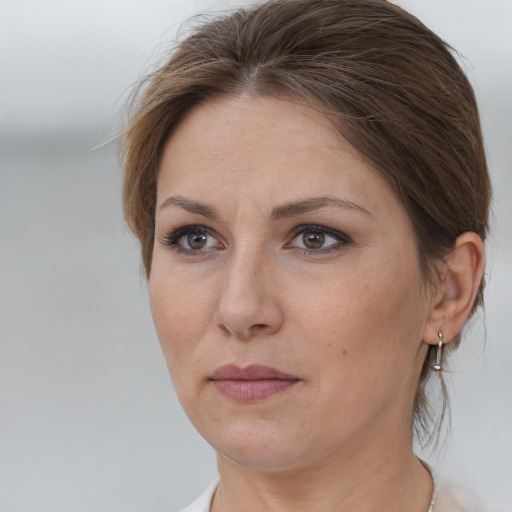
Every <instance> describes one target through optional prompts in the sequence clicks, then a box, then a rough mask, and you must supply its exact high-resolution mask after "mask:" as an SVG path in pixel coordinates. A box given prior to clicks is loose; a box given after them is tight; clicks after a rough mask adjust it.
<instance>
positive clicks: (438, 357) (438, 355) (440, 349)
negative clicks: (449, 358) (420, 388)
mask: <svg viewBox="0 0 512 512" xmlns="http://www.w3.org/2000/svg"><path fill="white" fill-rule="evenodd" d="M437 335H438V336H439V343H438V344H437V350H436V364H434V365H432V369H433V370H435V371H436V372H440V371H442V369H443V365H442V364H441V363H442V360H443V346H444V341H443V334H442V333H440V332H439V333H437Z"/></svg>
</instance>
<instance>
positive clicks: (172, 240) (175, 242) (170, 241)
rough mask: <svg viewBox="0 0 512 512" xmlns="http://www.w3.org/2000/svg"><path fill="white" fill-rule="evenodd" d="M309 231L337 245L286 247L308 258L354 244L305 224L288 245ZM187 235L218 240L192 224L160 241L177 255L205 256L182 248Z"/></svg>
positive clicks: (330, 231)
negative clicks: (205, 236)
mask: <svg viewBox="0 0 512 512" xmlns="http://www.w3.org/2000/svg"><path fill="white" fill-rule="evenodd" d="M308 231H311V232H314V233H322V234H324V235H327V236H330V237H332V238H334V239H335V240H336V241H337V243H336V244H332V245H331V246H329V247H326V248H319V249H307V248H303V247H297V246H293V245H287V246H285V248H286V249H293V250H296V251H299V252H301V253H302V254H304V255H306V256H310V255H318V254H330V253H332V252H336V251H340V250H342V249H343V247H345V246H347V245H350V244H351V243H352V240H351V238H350V237H349V236H348V235H346V234H345V233H343V232H341V231H338V230H335V229H331V228H328V227H326V226H319V225H316V224H303V225H300V226H297V227H296V228H295V229H294V230H293V231H292V232H291V234H290V237H289V238H288V240H289V241H288V242H287V244H289V243H290V242H291V241H293V240H295V239H296V238H297V237H298V236H299V235H301V234H304V233H306V232H308ZM187 235H208V236H211V237H213V238H216V236H218V235H216V233H215V232H214V231H212V230H211V229H209V228H207V227H206V226H202V225H198V224H192V225H187V226H182V227H179V228H176V229H174V230H172V231H171V232H170V233H169V234H167V235H165V236H163V237H162V238H161V239H160V243H161V244H162V245H164V246H167V247H171V248H172V249H173V250H175V251H176V252H177V253H180V254H190V255H196V256H197V255H201V254H205V253H206V251H207V250H208V249H206V250H201V249H198V250H193V249H185V248H183V247H180V245H179V242H180V239H182V238H183V237H185V236H187Z"/></svg>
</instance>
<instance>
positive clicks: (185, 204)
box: [160, 196, 220, 220]
mask: <svg viewBox="0 0 512 512" xmlns="http://www.w3.org/2000/svg"><path fill="white" fill-rule="evenodd" d="M171 205H173V206H179V207H181V208H183V209H184V210H187V212H190V213H195V214H198V215H202V216H203V217H207V218H209V219H215V220H218V219H219V218H220V215H219V212H218V210H217V208H214V207H213V206H210V205H207V204H204V203H199V202H198V201H193V200H191V199H186V198H185V197H183V196H171V197H168V198H167V199H166V200H165V201H164V202H163V203H162V204H161V205H160V211H162V210H163V209H164V208H168V207H169V206H171Z"/></svg>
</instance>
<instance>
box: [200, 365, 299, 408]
mask: <svg viewBox="0 0 512 512" xmlns="http://www.w3.org/2000/svg"><path fill="white" fill-rule="evenodd" d="M299 380H300V379H298V378H297V377H294V376H293V375H288V374H286V373H283V372H281V371H279V370H277V369H276V368H272V367H270V366H261V365H250V366H247V367H245V368H239V367H238V366H236V365H225V366H221V367H220V368H217V369H216V370H215V371H214V372H213V375H212V376H211V378H210V381H211V382H212V383H213V384H214V385H215V387H216V388H217V390H218V391H219V392H220V393H221V394H222V395H224V396H226V397H228V398H230V399H232V400H234V401H236V402H245V403H247V402H256V401H258V400H264V399H265V398H269V397H271V396H273V395H276V394H278V393H281V392H283V391H286V390H288V389H289V388H290V387H292V386H294V385H295V384H297V383H298V382H299Z"/></svg>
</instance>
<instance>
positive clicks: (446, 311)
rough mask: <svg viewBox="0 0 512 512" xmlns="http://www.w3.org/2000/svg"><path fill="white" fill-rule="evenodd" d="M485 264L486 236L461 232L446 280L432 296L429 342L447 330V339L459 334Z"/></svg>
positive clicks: (445, 271)
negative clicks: (481, 236) (482, 237)
mask: <svg viewBox="0 0 512 512" xmlns="http://www.w3.org/2000/svg"><path fill="white" fill-rule="evenodd" d="M484 266H485V249H484V244H483V242H482V239H481V238H480V237H479V236H478V235H477V234H476V233H472V232H469V231H468V232H466V233H463V234H462V235H460V236H459V237H458V238H457V240H456V241H455V247H454V249H453V251H452V252H451V253H450V254H449V255H448V259H447V261H446V262H445V263H444V264H443V267H442V269H441V270H442V271H441V275H442V281H441V284H440V286H439V289H438V290H437V291H436V293H434V294H433V297H432V303H431V310H430V314H429V318H428V321H427V325H426V327H425V332H424V333H423V340H424V341H425V342H426V343H429V344H431V345H437V344H438V343H439V337H438V333H439V332H440V333H442V334H443V337H444V340H445V342H449V341H451V340H452V339H453V338H454V337H455V336H456V335H457V333H458V332H459V331H460V329H461V328H462V326H463V325H464V322H465V321H466V319H467V318H468V316H469V314H470V312H471V308H472V307H473V302H474V301H475V297H476V294H477V292H478V288H479V287H480V282H481V280H482V275H483V272H484Z"/></svg>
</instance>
